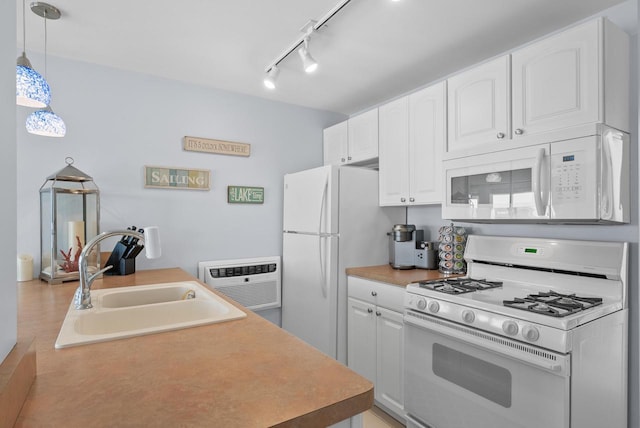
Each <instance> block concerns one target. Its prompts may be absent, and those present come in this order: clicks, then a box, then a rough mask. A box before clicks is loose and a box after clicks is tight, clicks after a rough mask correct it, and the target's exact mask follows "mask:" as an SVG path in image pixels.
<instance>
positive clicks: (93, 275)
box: [88, 265, 113, 284]
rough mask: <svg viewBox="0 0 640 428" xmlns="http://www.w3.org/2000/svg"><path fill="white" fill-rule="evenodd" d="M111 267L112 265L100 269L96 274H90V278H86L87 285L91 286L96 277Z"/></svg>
mask: <svg viewBox="0 0 640 428" xmlns="http://www.w3.org/2000/svg"><path fill="white" fill-rule="evenodd" d="M112 267H113V266H112V265H109V266H107V267H105V268H104V269H100V270H99V271H98V272H96V273H93V274H91V276H89V278H88V281H89V284H91V283H92V282H93V280H94V279H96V276H98V275H100V274H103V273H105V272H106V271H108V270H109V269H111V268H112Z"/></svg>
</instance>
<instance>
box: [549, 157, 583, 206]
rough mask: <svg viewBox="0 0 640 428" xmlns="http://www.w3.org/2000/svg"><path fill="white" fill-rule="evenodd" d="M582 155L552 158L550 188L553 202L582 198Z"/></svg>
mask: <svg viewBox="0 0 640 428" xmlns="http://www.w3.org/2000/svg"><path fill="white" fill-rule="evenodd" d="M581 158H582V153H581V152H573V153H567V154H565V153H562V154H559V155H557V156H554V161H555V162H553V170H552V171H551V188H552V189H553V196H554V200H555V202H560V203H561V202H563V201H573V200H580V199H582V198H584V168H585V167H586V166H585V165H584V163H583V162H581Z"/></svg>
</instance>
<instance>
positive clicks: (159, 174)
mask: <svg viewBox="0 0 640 428" xmlns="http://www.w3.org/2000/svg"><path fill="white" fill-rule="evenodd" d="M209 176H210V171H209V170H207V169H185V168H173V167H162V166H145V167H144V187H146V188H154V189H186V190H209V185H210V178H209Z"/></svg>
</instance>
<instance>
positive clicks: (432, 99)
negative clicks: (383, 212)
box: [379, 82, 446, 206]
mask: <svg viewBox="0 0 640 428" xmlns="http://www.w3.org/2000/svg"><path fill="white" fill-rule="evenodd" d="M445 99H446V82H440V83H438V84H436V85H433V86H430V87H428V88H426V89H422V90H420V91H418V92H415V93H413V94H411V95H409V96H406V97H403V98H400V99H397V100H395V101H392V102H390V103H387V104H385V105H383V106H381V107H380V109H379V110H380V145H379V148H380V160H379V168H380V175H379V179H380V187H379V190H380V200H379V202H380V205H383V206H385V205H418V204H438V203H440V202H441V201H442V152H443V149H444V143H445V128H446V125H445V120H446V119H445V118H446V115H445Z"/></svg>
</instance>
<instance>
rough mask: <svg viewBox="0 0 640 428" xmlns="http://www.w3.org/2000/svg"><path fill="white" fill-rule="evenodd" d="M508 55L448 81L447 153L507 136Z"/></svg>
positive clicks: (500, 139) (496, 140) (460, 150)
mask: <svg viewBox="0 0 640 428" xmlns="http://www.w3.org/2000/svg"><path fill="white" fill-rule="evenodd" d="M510 82H511V80H510V73H509V55H505V56H502V57H500V58H497V59H494V60H492V61H490V62H487V63H484V64H481V65H479V66H477V67H475V68H473V69H470V70H467V71H465V72H463V73H460V74H458V75H456V76H453V77H451V78H450V79H449V80H448V81H447V86H448V111H449V116H448V124H449V133H448V143H447V152H456V151H457V152H465V151H467V150H468V149H470V148H474V147H477V146H478V145H483V144H485V143H488V142H500V141H505V139H508V138H509V136H510V132H511V129H510V122H511V117H510V114H511V113H510V112H511V104H510V92H509V88H510Z"/></svg>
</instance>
